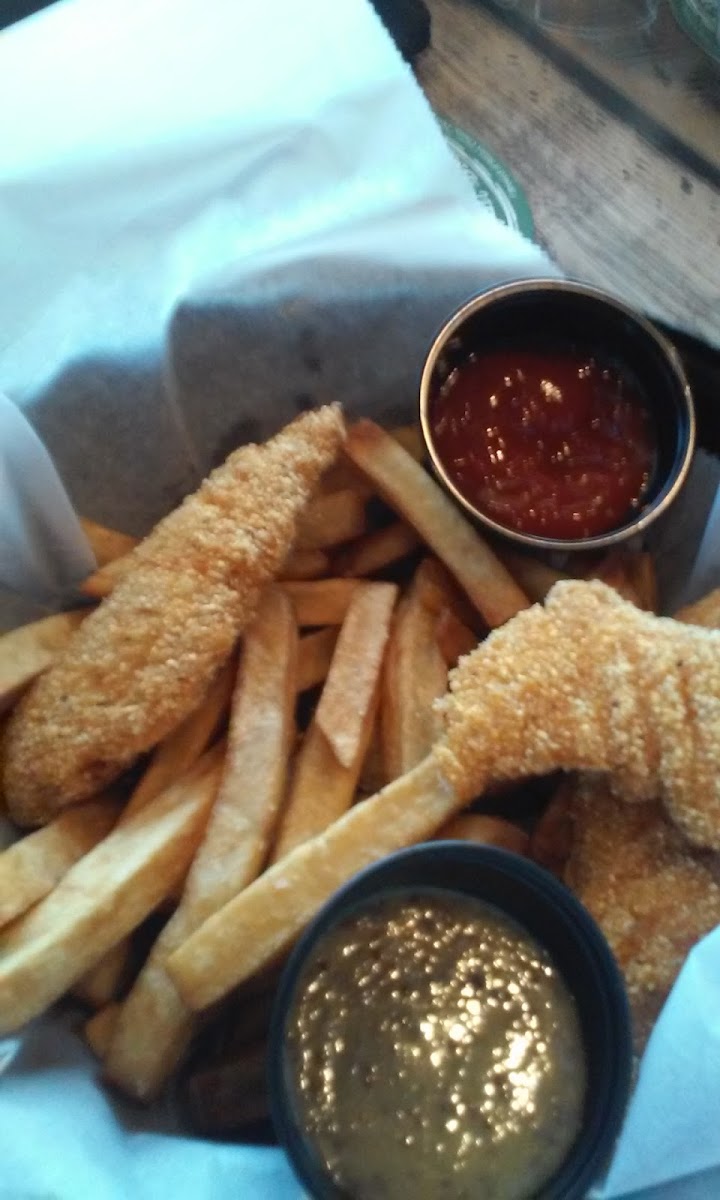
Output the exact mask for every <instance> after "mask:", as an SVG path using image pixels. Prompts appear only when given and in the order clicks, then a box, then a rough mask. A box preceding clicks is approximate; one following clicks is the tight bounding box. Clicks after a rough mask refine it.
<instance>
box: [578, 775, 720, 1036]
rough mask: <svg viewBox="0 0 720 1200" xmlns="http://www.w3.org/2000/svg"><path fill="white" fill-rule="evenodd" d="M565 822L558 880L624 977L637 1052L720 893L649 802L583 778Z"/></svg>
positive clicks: (709, 872)
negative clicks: (588, 916) (591, 921)
mask: <svg viewBox="0 0 720 1200" xmlns="http://www.w3.org/2000/svg"><path fill="white" fill-rule="evenodd" d="M570 818H571V822H572V828H573V845H572V850H571V853H570V858H569V860H568V863H567V866H566V869H565V880H566V882H567V883H568V884H569V885H570V887H571V888H572V889H573V891H574V892H575V893H576V894H577V896H578V897H579V898H580V900H582V902H583V903H584V904H585V906H586V907H587V908H588V909H589V910H590V912H591V913H592V914H593V916H594V917H595V919H596V921H597V922H598V924H599V925H600V926H601V928H602V930H603V932H604V934H605V937H606V938H607V940H608V942H609V944H610V947H611V949H612V951H613V953H614V955H615V957H616V959H617V961H618V964H619V966H620V968H621V970H622V972H623V974H624V976H625V982H626V985H627V990H628V996H629V999H630V1005H631V1008H632V1013H633V1024H634V1031H635V1042H636V1047H637V1049H638V1051H640V1050H641V1049H642V1047H643V1045H644V1043H645V1041H646V1039H647V1037H648V1035H649V1033H650V1031H651V1029H652V1026H653V1023H654V1021H655V1019H656V1017H657V1015H658V1013H659V1011H660V1008H661V1007H662V1005H663V1003H664V1001H665V999H666V997H667V995H668V993H669V991H670V989H671V987H672V985H673V983H674V982H675V979H676V977H677V975H678V973H679V971H680V968H681V967H682V965H683V963H684V961H685V958H686V956H687V954H688V951H689V950H690V949H691V948H692V947H693V946H694V944H695V942H697V941H698V940H699V939H700V938H701V937H703V936H704V935H705V934H706V933H709V932H710V931H711V930H712V929H714V928H715V926H716V925H718V924H720V887H718V884H717V882H716V879H715V878H714V871H713V867H712V865H711V862H710V860H709V859H708V856H707V855H705V856H699V855H697V854H695V855H693V854H692V852H691V850H690V847H689V846H688V844H687V842H686V841H685V839H684V838H683V836H682V834H681V833H680V832H679V830H678V829H676V828H675V826H673V825H672V824H671V823H670V822H669V821H668V820H667V818H666V817H665V815H664V813H663V810H662V808H661V806H660V805H659V804H657V803H649V804H624V803H623V802H622V800H619V799H618V798H617V797H616V796H614V795H613V794H612V792H611V791H610V789H609V787H608V785H607V782H606V781H604V780H597V779H595V780H592V779H588V778H585V779H583V780H582V781H581V782H580V783H579V784H578V786H577V788H576V789H575V794H574V796H573V798H572V800H571V802H570ZM713 857H714V856H713Z"/></svg>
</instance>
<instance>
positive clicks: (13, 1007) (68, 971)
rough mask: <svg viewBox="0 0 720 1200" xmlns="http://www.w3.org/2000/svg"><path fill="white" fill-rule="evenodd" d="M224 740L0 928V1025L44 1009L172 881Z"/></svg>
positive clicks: (207, 800)
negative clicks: (5, 925) (23, 910)
mask: <svg viewBox="0 0 720 1200" xmlns="http://www.w3.org/2000/svg"><path fill="white" fill-rule="evenodd" d="M220 756H221V752H220V751H219V750H214V751H210V752H209V753H208V755H207V756H206V757H205V759H203V760H202V761H201V762H200V763H198V764H197V765H196V767H195V768H194V769H193V770H192V771H191V772H189V773H188V775H187V776H186V777H185V779H184V780H183V781H182V782H181V783H178V784H176V785H175V787H174V788H170V789H169V790H168V791H167V792H164V793H163V795H162V796H158V797H157V799H156V800H153V801H151V803H150V804H149V805H148V806H147V807H146V808H144V809H142V810H141V811H140V812H138V813H137V815H136V816H135V817H134V818H133V820H131V821H128V822H127V823H126V824H125V825H123V826H122V827H120V826H116V827H115V829H114V830H113V831H112V832H111V833H110V834H108V836H107V837H106V838H104V839H103V840H102V841H101V842H99V843H98V845H97V846H95V848H94V849H93V850H90V851H89V852H88V853H87V854H85V855H84V856H83V857H82V858H81V859H79V860H78V862H76V863H75V865H74V866H73V867H71V868H70V870H69V871H68V872H67V874H66V875H65V876H63V878H62V879H61V880H60V882H59V883H58V884H57V886H56V887H55V888H54V889H53V890H52V891H51V892H50V893H49V895H47V896H46V897H45V898H44V899H43V900H41V901H40V903H39V904H36V905H35V907H34V908H32V909H31V910H30V911H29V912H27V913H25V915H24V916H22V917H20V918H18V920H16V921H14V922H13V924H12V925H11V926H10V927H9V929H8V930H7V931H6V932H5V933H4V934H3V935H2V936H1V937H0V1032H2V1033H10V1032H12V1031H13V1030H15V1029H18V1028H19V1027H20V1026H21V1025H23V1024H24V1023H25V1022H26V1021H29V1020H31V1019H32V1018H33V1017H35V1016H37V1015H38V1014H39V1013H41V1012H43V1010H44V1009H46V1008H47V1007H48V1006H49V1005H50V1004H52V1003H53V1002H54V1001H55V1000H57V999H58V997H60V996H62V995H63V994H64V993H65V992H66V991H68V989H69V988H71V987H72V985H73V983H75V981H76V980H77V979H79V978H80V976H81V975H83V974H85V972H86V971H88V970H89V969H90V967H91V966H92V965H93V964H94V963H96V962H97V961H98V960H99V959H100V958H102V956H103V955H104V954H106V953H107V952H108V950H110V948H111V947H112V946H114V945H115V944H116V942H119V941H120V940H121V939H122V938H124V937H125V936H126V935H127V934H128V933H130V932H131V930H133V929H134V928H135V927H136V926H137V925H139V924H140V922H141V921H143V920H144V919H145V917H146V916H147V915H148V913H150V912H152V910H153V909H154V908H156V907H157V905H158V904H159V903H160V901H161V900H162V899H163V897H164V896H166V895H167V894H168V893H169V892H170V891H172V889H173V887H174V886H175V884H176V882H177V881H178V879H180V878H181V877H182V876H183V874H184V873H185V871H186V870H187V866H188V863H189V861H190V860H191V858H192V856H193V854H194V853H195V850H196V848H197V845H198V842H199V840H200V837H201V836H202V830H203V826H204V824H205V820H206V819H207V814H208V812H209V809H210V806H211V804H212V802H213V800H214V798H215V791H216V789H217V784H218V779H219V760H220Z"/></svg>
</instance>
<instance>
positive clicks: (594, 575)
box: [588, 550, 642, 608]
mask: <svg viewBox="0 0 720 1200" xmlns="http://www.w3.org/2000/svg"><path fill="white" fill-rule="evenodd" d="M627 563H628V556H627V554H626V553H625V552H624V551H623V550H611V551H610V552H609V553H608V554H606V555H605V558H603V559H601V561H600V563H599V564H598V565H597V566H595V567H593V569H592V570H591V571H590V573H589V575H588V579H599V580H600V582H601V583H605V584H607V586H608V587H611V588H613V589H614V590H615V591H616V592H617V593H618V595H619V596H622V598H623V600H627V601H628V602H629V603H630V604H634V605H635V607H636V608H641V607H642V605H641V604H640V596H639V595H638V592H637V589H636V587H635V584H634V583H633V581H632V579H631V578H630V573H629V571H628V569H627Z"/></svg>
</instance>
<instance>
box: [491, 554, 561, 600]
mask: <svg viewBox="0 0 720 1200" xmlns="http://www.w3.org/2000/svg"><path fill="white" fill-rule="evenodd" d="M498 558H500V559H501V561H502V562H503V563H504V564H505V566H506V567H507V569H508V571H509V572H510V574H511V575H512V577H513V579H515V580H517V582H518V584H519V585H520V587H521V588H522V590H523V591H524V592H525V593H526V595H528V596H529V597H530V599H531V600H536V601H543V600H544V599H545V597H546V596H547V594H548V592H549V591H550V588H551V587H554V585H555V584H556V583H557V582H558V580H560V579H567V575H564V574H563V573H562V571H556V570H555V569H554V568H553V567H549V566H548V565H547V563H544V562H541V561H540V559H539V558H533V557H532V556H531V555H530V554H521V553H520V552H519V551H517V550H507V549H506V548H505V547H503V548H502V549H500V550H498Z"/></svg>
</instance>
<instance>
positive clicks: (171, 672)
mask: <svg viewBox="0 0 720 1200" xmlns="http://www.w3.org/2000/svg"><path fill="white" fill-rule="evenodd" d="M343 437H344V424H343V420H342V416H341V414H340V411H339V408H337V407H336V406H328V407H326V408H323V409H319V410H317V411H316V412H310V413H306V414H304V415H302V416H301V417H299V418H298V419H297V420H296V421H294V422H293V423H292V424H291V425H289V426H288V427H287V428H286V429H283V430H282V431H281V432H280V433H279V434H277V436H276V437H274V438H272V439H271V440H270V441H269V442H267V443H266V444H265V445H263V446H255V445H249V446H243V447H241V448H240V449H239V450H237V451H235V452H234V453H233V454H231V455H230V457H229V458H228V459H227V461H226V462H225V463H224V464H223V465H222V466H221V467H219V468H218V469H217V470H216V471H214V472H213V473H212V475H210V477H209V478H208V479H207V480H206V481H205V482H204V483H203V484H202V486H201V487H200V489H199V490H198V491H197V492H196V493H195V494H194V495H192V496H190V497H188V498H187V499H186V500H185V501H184V503H183V504H182V505H181V506H180V507H179V508H178V509H176V510H175V511H174V512H173V513H171V514H170V515H169V516H168V517H166V518H165V519H164V520H163V521H161V522H160V524H159V525H158V526H157V527H156V529H155V530H153V532H152V533H151V534H150V535H149V537H148V538H146V540H145V541H144V542H142V543H141V544H140V545H139V546H138V547H137V549H136V550H135V551H134V552H133V559H134V563H133V569H132V570H131V571H130V573H129V574H128V576H127V577H126V578H125V579H124V580H123V581H122V582H120V583H119V584H118V585H117V587H116V588H115V590H114V592H113V593H112V595H111V596H110V597H109V598H108V599H107V600H106V601H105V602H104V603H103V604H102V605H101V606H100V607H99V608H98V609H97V611H96V612H95V613H93V614H92V615H91V616H90V617H88V618H87V620H86V621H85V622H84V623H83V625H82V626H81V628H80V629H79V630H78V632H77V635H76V636H75V637H74V638H73V640H72V641H71V643H70V645H69V647H68V649H67V651H66V652H65V653H64V655H63V656H62V657H61V658H60V659H59V660H58V662H57V663H56V664H55V666H54V667H52V668H51V669H50V670H49V671H48V672H47V674H45V675H43V676H41V678H40V679H39V680H38V681H37V682H36V684H35V685H34V686H33V687H32V688H31V690H30V691H29V692H28V694H27V696H26V697H25V698H24V699H23V700H22V701H21V702H20V704H19V705H18V707H17V709H16V711H15V713H14V714H13V716H12V718H11V719H10V722H9V724H8V728H7V732H6V735H5V739H4V746H3V777H2V787H3V791H4V794H5V798H6V801H7V806H8V809H9V812H10V814H11V816H12V817H13V818H14V819H15V820H16V821H17V822H18V823H19V824H22V825H34V824H40V823H42V822H44V821H47V820H48V819H49V818H50V817H52V816H53V814H54V813H55V812H57V811H58V809H60V808H62V807H63V806H65V805H67V804H72V803H74V802H76V801H79V800H83V799H85V798H86V797H88V796H91V795H93V794H95V793H96V792H97V791H98V790H99V789H100V788H102V787H104V786H105V785H106V784H107V783H108V782H109V781H110V780H112V779H113V778H115V777H116V776H117V775H118V774H119V773H120V772H121V771H122V770H123V769H124V768H125V767H127V766H128V765H129V764H130V763H132V762H133V760H134V759H135V758H136V757H137V756H138V755H139V754H141V753H142V752H143V751H145V750H148V749H150V747H151V746H153V745H155V744H156V743H157V742H158V741H159V740H160V739H161V738H162V737H164V736H165V735H166V734H167V733H169V732H170V730H172V729H173V728H174V727H175V726H176V725H178V724H179V723H180V721H182V720H183V719H184V717H186V716H187V715H188V713H190V712H191V711H192V710H193V709H194V708H195V707H196V706H197V705H198V704H199V703H200V701H201V700H202V698H203V695H204V694H205V692H206V690H207V687H208V685H209V684H210V682H211V680H212V678H213V676H214V674H215V672H216V671H217V670H218V668H219V667H220V666H221V665H222V663H223V662H224V661H225V659H226V658H227V657H228V655H229V654H230V652H231V651H232V649H233V646H234V644H235V642H236V640H237V638H238V635H239V634H240V633H241V632H242V630H243V628H244V627H245V626H246V625H247V623H248V622H249V621H250V620H251V619H252V618H253V616H254V615H255V612H256V609H257V605H258V602H259V599H260V595H261V592H262V589H263V588H264V587H265V586H266V584H267V583H269V582H270V581H271V580H272V579H273V578H274V577H275V576H276V575H277V574H278V572H279V570H280V568H281V567H282V564H283V561H284V559H285V557H286V555H287V553H288V550H289V548H290V546H291V545H292V542H293V540H294V537H295V533H296V527H297V521H298V517H299V515H300V513H301V512H302V510H303V508H304V506H305V503H306V501H307V500H308V498H309V497H310V496H311V495H312V492H313V491H314V489H315V486H316V484H317V482H318V480H319V479H320V476H321V475H322V473H323V471H325V470H326V469H327V467H328V466H330V465H331V463H332V462H333V460H334V459H335V457H336V454H337V452H338V450H339V448H340V445H341V443H342V440H343Z"/></svg>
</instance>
